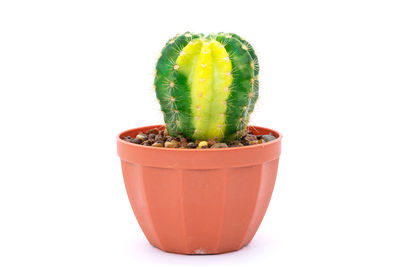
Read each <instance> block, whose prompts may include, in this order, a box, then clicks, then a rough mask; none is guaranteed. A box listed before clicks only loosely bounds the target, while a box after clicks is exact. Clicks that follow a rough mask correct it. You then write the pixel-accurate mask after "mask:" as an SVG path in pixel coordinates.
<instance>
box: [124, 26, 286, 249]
mask: <svg viewBox="0 0 400 267" xmlns="http://www.w3.org/2000/svg"><path fill="white" fill-rule="evenodd" d="M258 70H259V67H258V60H257V56H256V54H255V53H254V50H253V47H252V46H251V45H250V44H249V43H248V42H246V41H245V40H243V39H242V38H240V37H239V36H238V35H236V34H231V33H229V34H226V33H219V34H216V35H214V34H213V35H208V36H206V37H205V36H204V35H202V34H193V33H189V32H186V33H184V34H180V35H177V36H175V37H174V38H172V39H170V40H169V41H168V42H167V43H166V45H165V47H164V48H163V50H162V52H161V56H160V58H159V60H158V63H157V67H156V76H155V81H154V86H155V90H156V95H157V99H158V100H159V102H160V105H161V110H162V112H163V114H164V120H165V126H164V125H155V126H147V127H142V128H136V129H131V130H128V131H125V132H122V133H121V134H119V135H118V137H117V147H118V154H119V156H120V158H121V163H122V171H123V176H124V181H125V186H126V190H127V193H128V197H129V200H130V203H131V206H132V208H133V211H134V213H135V216H136V218H137V220H138V222H139V224H140V226H141V228H142V230H143V232H144V234H145V235H146V237H147V239H148V241H149V242H150V243H151V244H152V245H153V246H155V247H157V248H160V249H162V250H164V251H168V252H175V253H182V254H217V253H224V252H229V251H235V250H238V249H240V248H241V247H243V246H245V245H246V244H248V243H249V242H250V241H251V239H252V238H253V236H254V234H255V232H256V231H257V229H258V227H259V225H260V223H261V221H262V219H263V217H264V214H265V212H266V209H267V207H268V204H269V201H270V198H271V194H272V191H273V188H274V184H275V179H276V174H277V169H278V162H279V156H280V149H281V138H282V137H281V135H280V134H279V133H278V132H277V131H274V130H271V129H267V128H263V127H257V126H251V127H249V126H248V122H249V118H250V114H251V113H252V111H253V109H254V105H255V103H256V101H257V98H258V87H259V86H258Z"/></svg>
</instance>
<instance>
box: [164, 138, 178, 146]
mask: <svg viewBox="0 0 400 267" xmlns="http://www.w3.org/2000/svg"><path fill="white" fill-rule="evenodd" d="M164 146H165V147H168V148H177V147H178V146H179V142H178V141H176V140H171V141H167V142H165V143H164Z"/></svg>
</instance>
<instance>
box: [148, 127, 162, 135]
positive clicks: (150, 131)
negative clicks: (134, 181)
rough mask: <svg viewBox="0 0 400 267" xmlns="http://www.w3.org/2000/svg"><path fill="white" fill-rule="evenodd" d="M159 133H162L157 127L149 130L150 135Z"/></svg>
mask: <svg viewBox="0 0 400 267" xmlns="http://www.w3.org/2000/svg"><path fill="white" fill-rule="evenodd" d="M159 133H160V131H159V130H158V129H156V128H154V129H151V130H149V131H148V132H147V134H148V135H150V134H154V135H157V134H159Z"/></svg>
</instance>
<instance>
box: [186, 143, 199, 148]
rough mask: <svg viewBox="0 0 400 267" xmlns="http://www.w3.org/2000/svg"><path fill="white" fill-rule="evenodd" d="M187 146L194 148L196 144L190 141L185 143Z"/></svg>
mask: <svg viewBox="0 0 400 267" xmlns="http://www.w3.org/2000/svg"><path fill="white" fill-rule="evenodd" d="M187 147H188V148H196V147H197V146H196V144H195V143H193V142H190V143H188V144H187Z"/></svg>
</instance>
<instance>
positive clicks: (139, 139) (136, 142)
mask: <svg viewBox="0 0 400 267" xmlns="http://www.w3.org/2000/svg"><path fill="white" fill-rule="evenodd" d="M131 142H132V143H134V144H141V143H143V139H141V138H134V139H131Z"/></svg>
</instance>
